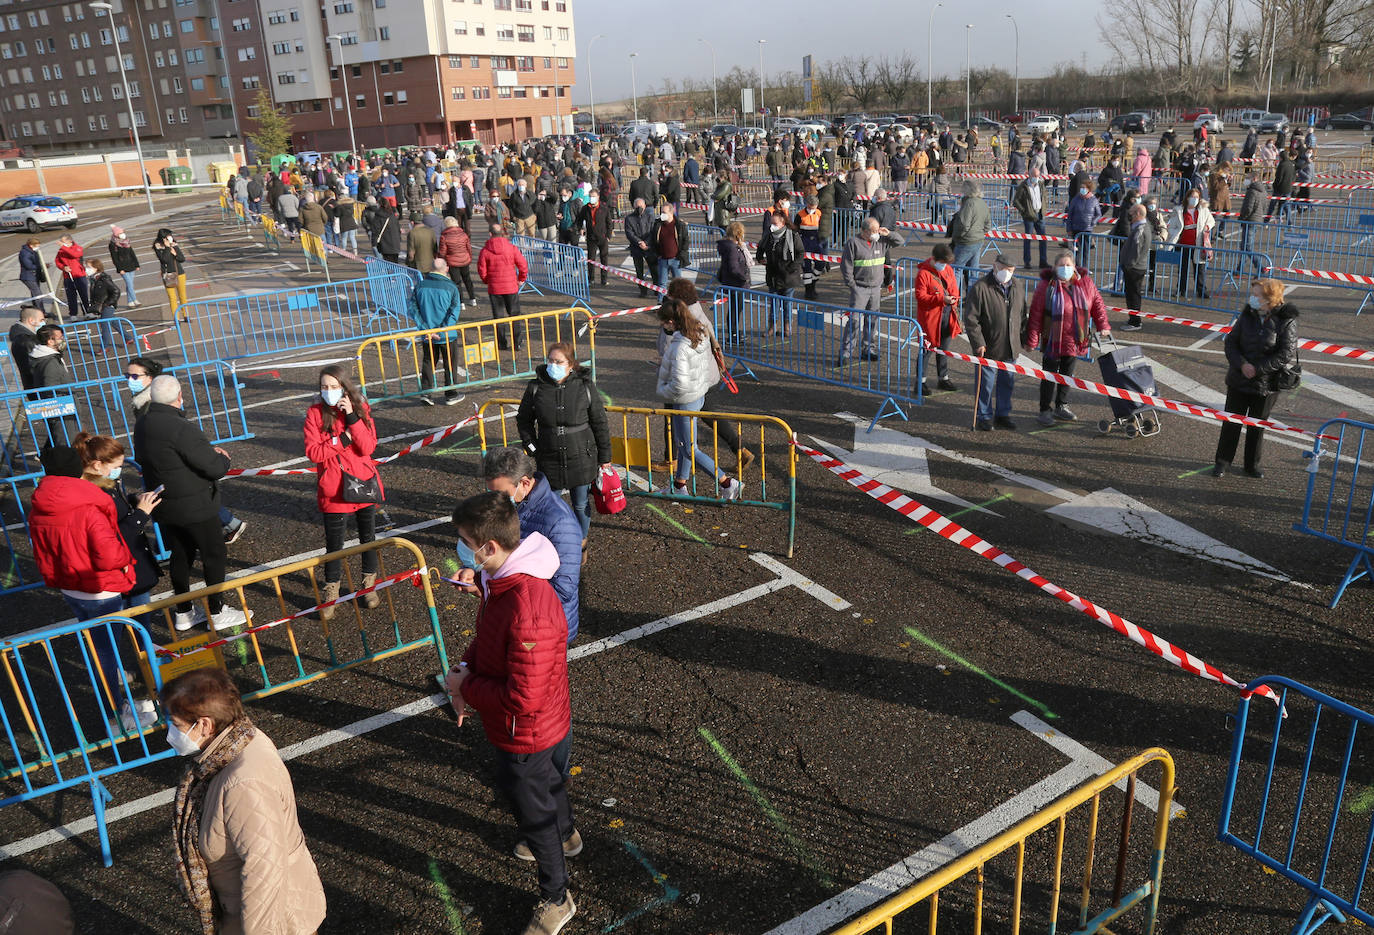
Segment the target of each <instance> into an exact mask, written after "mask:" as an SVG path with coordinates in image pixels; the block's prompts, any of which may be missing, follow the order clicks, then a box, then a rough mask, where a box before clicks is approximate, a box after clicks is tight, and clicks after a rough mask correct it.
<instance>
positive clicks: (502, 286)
mask: <svg viewBox="0 0 1374 935" xmlns="http://www.w3.org/2000/svg"><path fill="white" fill-rule="evenodd" d="M477 275H478V276H479V277H481V279H482V282H484V283H486V284H487V297H488V298H490V299H491V317H492V318H514V317H516V316H517V315H519V314H520V287H521V286H522V285H524V284H525V280H526V279H529V278H530V268H529V264H527V263H526V262H525V255H524V254H523V253H521V252H520V249H519V248H518V247H516V246H515V244H513V243H511V242H510V240H508V239H507V238H506V229H505V227H503V226H502V225H500V224H493V225H492V226H491V236H490V237H488V238H487V242H486V244H485V245H483V247H482V252H481V253H479V254H478V255H477ZM513 330H514V331H515V349H516V350H517V351H518V350H520V346H521V344H523V343H524V334H523V330H522V329H520V328H515V329H513ZM510 338H511V336H510V332H509V330H507V329H497V331H496V343H497V346H498V347H500V348H501V349H502V350H504V349H506V348H507V347H509V346H510Z"/></svg>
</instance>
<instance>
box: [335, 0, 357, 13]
mask: <svg viewBox="0 0 1374 935" xmlns="http://www.w3.org/2000/svg"><path fill="white" fill-rule="evenodd" d="M334 12H335V13H338V14H344V13H352V12H353V2H352V0H344V2H343V3H336V4H334Z"/></svg>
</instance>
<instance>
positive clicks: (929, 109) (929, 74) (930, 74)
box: [926, 3, 944, 114]
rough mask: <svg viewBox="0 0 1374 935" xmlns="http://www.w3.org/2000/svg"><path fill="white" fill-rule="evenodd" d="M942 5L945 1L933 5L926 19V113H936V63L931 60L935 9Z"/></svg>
mask: <svg viewBox="0 0 1374 935" xmlns="http://www.w3.org/2000/svg"><path fill="white" fill-rule="evenodd" d="M942 6H944V4H943V3H937V4H935V6H933V7H931V8H930V18H929V19H928V20H927V21H926V113H928V114H933V113H935V110H934V105H933V104H932V102H931V94H930V88H931V85H932V83H933V82H934V80H935V63H934V62H932V61H931V58H932V57H933V55H934V47H933V45H932V40H931V36H932V35H933V34H934V31H935V11H936V10H938V9H940V7H942Z"/></svg>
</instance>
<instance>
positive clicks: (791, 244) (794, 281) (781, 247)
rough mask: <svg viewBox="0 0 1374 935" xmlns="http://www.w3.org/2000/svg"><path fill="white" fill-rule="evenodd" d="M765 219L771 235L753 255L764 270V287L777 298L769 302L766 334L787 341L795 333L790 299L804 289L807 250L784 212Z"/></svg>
mask: <svg viewBox="0 0 1374 935" xmlns="http://www.w3.org/2000/svg"><path fill="white" fill-rule="evenodd" d="M764 217H765V218H766V219H767V220H768V231H767V233H765V234H764V235H763V239H762V240H760V241H759V245H758V247H757V249H755V251H754V260H755V262H757V263H759V264H761V265H762V266H763V267H764V277H763V278H764V286H765V288H767V290H768V291H769V292H770V293H772V294H773V296H775V298H772V299H770V300H769V302H768V331H767V334H768V336H770V337H771V336H772V335H774V334H780V335H781V336H782V337H784V338H785V337H787V335H788V332H790V331H791V330H792V326H791V322H792V303H791V299H792V296H794V295H795V294H796V292H797V287H798V286H800V285H801V267H802V254H803V253H804V252H805V248H804V247H803V246H802V240H801V234H799V233H798V232H797V229H796V228H795V227H793V226H792V225H791V224H789V223H788V219H787V214H786V213H785V212H783V211H774V212H773V213H772V214H768V215H764ZM779 320H781V321H779Z"/></svg>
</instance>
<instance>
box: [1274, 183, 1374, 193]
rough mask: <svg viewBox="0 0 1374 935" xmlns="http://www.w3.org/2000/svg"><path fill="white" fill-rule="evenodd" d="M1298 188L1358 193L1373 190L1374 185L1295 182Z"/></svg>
mask: <svg viewBox="0 0 1374 935" xmlns="http://www.w3.org/2000/svg"><path fill="white" fill-rule="evenodd" d="M1294 184H1295V185H1297V186H1298V187H1299V188H1321V189H1326V190H1328V191H1336V192H1358V191H1363V190H1364V189H1366V188H1374V183H1371V184H1369V185H1341V184H1338V183H1336V182H1295V183H1294Z"/></svg>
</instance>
